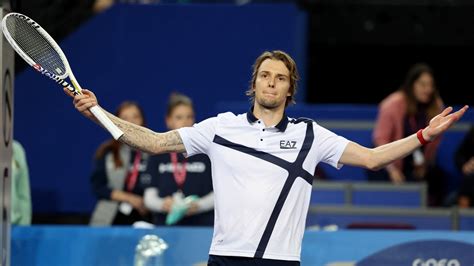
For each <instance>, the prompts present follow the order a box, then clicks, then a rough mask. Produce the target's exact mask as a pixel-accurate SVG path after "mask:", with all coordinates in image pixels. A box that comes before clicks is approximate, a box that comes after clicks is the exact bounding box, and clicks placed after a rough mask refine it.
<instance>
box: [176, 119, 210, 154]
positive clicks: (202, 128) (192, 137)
mask: <svg viewBox="0 0 474 266" xmlns="http://www.w3.org/2000/svg"><path fill="white" fill-rule="evenodd" d="M216 127H217V117H212V118H208V119H206V120H204V121H202V122H200V123H196V124H194V126H192V127H183V128H180V129H178V133H179V135H180V137H181V140H182V141H183V144H184V147H185V149H186V154H187V156H192V155H195V154H201V153H205V154H206V153H207V152H208V150H209V147H210V145H211V143H212V141H213V139H214V135H215V134H216Z"/></svg>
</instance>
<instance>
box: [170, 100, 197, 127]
mask: <svg viewBox="0 0 474 266" xmlns="http://www.w3.org/2000/svg"><path fill="white" fill-rule="evenodd" d="M193 124H194V111H193V108H191V106H189V105H185V104H181V105H177V106H176V107H174V108H173V111H171V114H170V115H169V116H168V117H166V126H167V127H168V129H170V130H173V129H178V128H182V127H190V126H192V125H193Z"/></svg>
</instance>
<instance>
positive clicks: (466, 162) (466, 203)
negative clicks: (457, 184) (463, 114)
mask: <svg viewBox="0 0 474 266" xmlns="http://www.w3.org/2000/svg"><path fill="white" fill-rule="evenodd" d="M455 159H456V165H457V167H458V168H459V170H461V172H462V174H463V180H462V181H461V188H460V189H459V194H458V205H459V207H461V208H469V207H473V206H474V126H471V129H470V130H469V133H467V135H466V137H464V140H463V142H462V143H461V145H459V148H458V150H457V151H456V158H455Z"/></svg>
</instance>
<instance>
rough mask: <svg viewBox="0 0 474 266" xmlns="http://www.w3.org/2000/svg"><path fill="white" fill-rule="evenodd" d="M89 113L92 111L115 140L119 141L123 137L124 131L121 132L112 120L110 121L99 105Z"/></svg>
mask: <svg viewBox="0 0 474 266" xmlns="http://www.w3.org/2000/svg"><path fill="white" fill-rule="evenodd" d="M89 111H91V113H92V114H93V115H94V116H95V117H96V118H97V120H99V122H100V123H101V124H102V125H103V126H104V127H105V128H106V129H107V130H108V131H109V133H110V134H111V135H112V137H114V139H116V140H118V139H119V138H120V137H121V136H122V135H123V132H122V130H120V129H119V128H118V127H117V126H116V125H115V124H114V123H113V122H112V120H110V118H109V117H108V116H107V115H106V114H105V113H104V111H102V109H100V107H99V106H98V105H96V106H93V107H91V108H89Z"/></svg>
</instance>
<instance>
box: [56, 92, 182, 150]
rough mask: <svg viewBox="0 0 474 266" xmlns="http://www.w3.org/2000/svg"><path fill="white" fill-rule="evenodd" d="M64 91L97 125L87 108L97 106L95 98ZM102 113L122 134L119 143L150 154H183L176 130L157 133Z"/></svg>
mask: <svg viewBox="0 0 474 266" xmlns="http://www.w3.org/2000/svg"><path fill="white" fill-rule="evenodd" d="M64 91H65V92H66V93H67V94H68V95H69V96H71V97H74V101H73V102H74V106H75V107H76V109H77V110H78V111H79V112H81V113H82V114H83V115H84V116H86V117H88V118H89V119H91V120H93V121H95V122H96V123H98V121H97V120H96V119H95V117H94V115H92V113H91V112H90V111H89V108H91V107H92V106H95V105H98V103H97V98H96V96H95V95H94V93H93V92H91V91H89V90H82V92H83V94H82V95H76V96H73V95H72V94H70V93H69V91H67V90H64ZM104 112H105V113H106V114H107V116H108V117H109V118H110V120H112V122H113V123H114V124H116V125H117V126H118V127H119V128H120V129H121V130H122V131H123V132H124V134H123V135H122V136H121V137H120V139H119V141H121V142H123V143H125V144H127V145H129V146H131V147H133V148H135V149H138V150H141V151H144V152H147V153H152V154H158V153H166V152H185V148H184V144H183V141H182V140H181V137H180V136H179V134H178V131H176V130H172V131H168V132H166V133H157V132H154V131H152V130H150V129H148V128H145V127H142V126H139V125H135V124H133V123H130V122H127V121H125V120H122V119H120V118H118V117H116V116H114V115H113V114H110V113H108V112H106V111H105V110H104ZM99 124H100V123H99Z"/></svg>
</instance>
